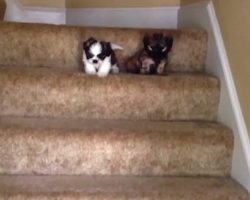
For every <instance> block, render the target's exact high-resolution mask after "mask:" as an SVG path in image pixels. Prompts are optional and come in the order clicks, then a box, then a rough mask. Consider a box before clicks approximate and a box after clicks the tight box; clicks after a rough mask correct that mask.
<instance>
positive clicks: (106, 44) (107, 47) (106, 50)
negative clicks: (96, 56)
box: [100, 41, 112, 56]
mask: <svg viewBox="0 0 250 200" xmlns="http://www.w3.org/2000/svg"><path fill="white" fill-rule="evenodd" d="M100 44H101V46H102V50H103V52H104V53H105V55H107V56H109V55H110V54H111V52H112V48H111V44H110V42H104V41H101V42H100Z"/></svg>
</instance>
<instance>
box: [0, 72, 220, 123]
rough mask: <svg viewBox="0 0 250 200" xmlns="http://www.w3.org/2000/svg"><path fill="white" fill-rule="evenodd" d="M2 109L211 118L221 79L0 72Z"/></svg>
mask: <svg viewBox="0 0 250 200" xmlns="http://www.w3.org/2000/svg"><path fill="white" fill-rule="evenodd" d="M0 95H1V100H0V112H1V114H2V115H16V116H47V117H70V118H92V119H129V120H131V119H137V120H147V119H150V120H215V119H216V115H217V108H218V102H219V83H218V81H217V80H216V79H214V78H206V77H204V76H201V77H195V76H194V77H192V76H190V77H185V76H183V77H181V76H180V77H178V76H177V77H175V76H169V77H152V78H150V77H148V78H143V77H138V78H135V77H133V76H132V77H129V76H124V77H123V76H118V77H116V76H110V77H108V78H105V79H100V78H96V77H87V76H83V75H81V74H80V75H70V74H69V75H65V74H60V75H56V74H52V75H48V76H44V75H40V74H39V73H37V74H31V75H29V72H27V74H26V75H23V74H21V75H20V74H19V73H16V74H14V73H12V74H9V75H8V74H7V75H6V74H4V73H0Z"/></svg>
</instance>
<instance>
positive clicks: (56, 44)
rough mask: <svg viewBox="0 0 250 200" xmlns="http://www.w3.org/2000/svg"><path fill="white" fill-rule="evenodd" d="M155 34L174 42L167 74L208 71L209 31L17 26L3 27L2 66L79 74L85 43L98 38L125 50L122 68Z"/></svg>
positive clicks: (0, 43)
mask: <svg viewBox="0 0 250 200" xmlns="http://www.w3.org/2000/svg"><path fill="white" fill-rule="evenodd" d="M152 32H153V33H156V32H157V33H163V34H164V35H166V36H170V37H173V39H174V43H173V48H172V51H171V53H170V55H169V62H168V66H167V70H169V71H175V72H180V71H182V72H201V71H204V67H205V61H206V55H207V46H208V34H207V32H206V31H205V30H201V29H190V30H188V29H185V30H179V29H178V30H166V29H165V30H164V29H163V30H160V29H157V30H153V29H152V30H149V29H136V28H135V29H133V28H102V27H99V28H97V27H96V28H93V27H72V26H68V25H60V26H59V25H47V24H31V23H13V22H11V23H10V22H2V23H0V64H1V65H5V66H20V65H21V66H34V67H50V68H63V69H70V70H73V71H76V70H79V69H80V68H82V62H81V61H82V53H83V49H82V47H83V42H84V41H85V40H87V39H88V38H90V37H95V38H96V39H98V40H104V41H108V42H112V43H116V44H118V45H120V46H122V47H123V50H122V51H116V54H117V58H118V62H119V65H120V66H121V67H122V66H123V65H124V62H125V61H126V60H127V59H128V57H130V56H132V55H134V54H135V53H136V52H138V51H139V50H140V49H142V48H143V37H144V35H145V34H146V33H152Z"/></svg>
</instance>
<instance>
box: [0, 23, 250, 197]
mask: <svg viewBox="0 0 250 200" xmlns="http://www.w3.org/2000/svg"><path fill="white" fill-rule="evenodd" d="M148 31H152V30H142V29H141V30H135V29H105V28H100V29H98V28H81V27H67V26H53V25H38V24H21V23H6V22H5V23H1V24H0V65H1V67H0V114H1V116H0V173H1V175H0V199H6V200H7V199H8V200H24V199H25V200H26V199H35V200H50V199H51V200H52V199H63V200H76V199H77V200H80V199H84V200H99V199H100V200H106V199H117V200H125V199H126V200H132V199H143V200H145V199H156V200H161V199H164V200H184V199H185V200H248V199H249V195H248V193H247V191H246V190H245V189H244V188H242V187H241V186H240V185H239V184H237V183H236V182H235V181H234V180H232V179H231V178H230V170H231V162H232V152H233V148H234V146H233V143H234V141H233V134H232V131H231V130H230V129H229V128H228V127H225V126H224V125H223V124H219V123H217V122H216V118H217V110H218V104H219V101H220V82H219V80H218V79H217V78H216V77H213V76H210V75H208V74H206V73H205V72H204V64H205V58H206V52H207V41H208V37H207V34H206V32H205V31H203V30H162V32H163V33H165V34H169V35H172V36H173V37H174V46H173V51H172V53H171V55H170V58H169V59H170V60H169V66H168V70H169V72H171V73H170V74H169V75H168V76H142V75H131V74H120V75H110V76H108V77H106V78H98V77H96V76H87V75H85V74H84V73H82V72H81V71H80V70H79V69H80V67H81V63H80V61H81V43H82V41H83V40H85V39H86V38H88V37H89V36H94V37H97V38H100V39H102V38H104V39H106V40H110V41H114V42H116V43H118V44H120V45H122V46H123V47H124V51H123V52H118V59H119V60H120V62H121V64H123V62H124V59H125V58H126V57H128V56H129V55H130V54H133V53H134V52H135V51H137V50H138V49H139V48H140V41H141V39H142V37H143V35H144V34H145V32H148Z"/></svg>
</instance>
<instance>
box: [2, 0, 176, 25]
mask: <svg viewBox="0 0 250 200" xmlns="http://www.w3.org/2000/svg"><path fill="white" fill-rule="evenodd" d="M6 4H7V8H6V14H5V21H16V22H34V23H49V24H67V25H80V26H106V27H135V28H138V27H139V28H177V16H178V10H179V7H166V8H105V9H98V8H93V9H64V8H44V7H43V8H40V7H24V6H22V5H20V4H19V3H18V1H17V0H6ZM149 16H150V17H149Z"/></svg>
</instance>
